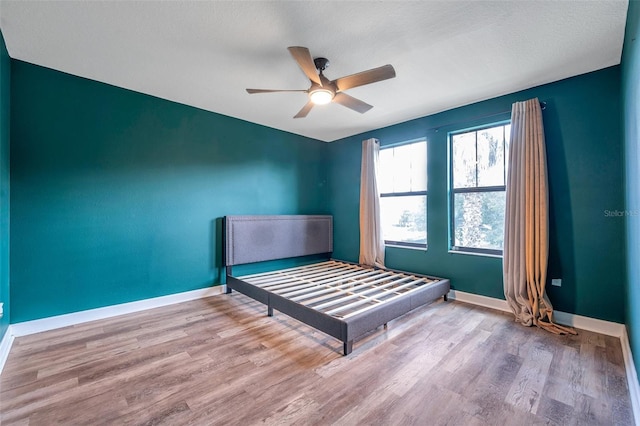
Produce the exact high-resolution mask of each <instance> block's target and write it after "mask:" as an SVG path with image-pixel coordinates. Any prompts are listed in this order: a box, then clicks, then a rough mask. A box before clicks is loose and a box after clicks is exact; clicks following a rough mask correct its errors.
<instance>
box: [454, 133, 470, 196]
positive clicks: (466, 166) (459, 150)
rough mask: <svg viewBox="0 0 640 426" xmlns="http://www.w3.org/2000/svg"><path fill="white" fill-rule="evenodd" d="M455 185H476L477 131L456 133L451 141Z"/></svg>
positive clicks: (455, 186)
mask: <svg viewBox="0 0 640 426" xmlns="http://www.w3.org/2000/svg"><path fill="white" fill-rule="evenodd" d="M451 155H452V157H453V158H452V166H453V187H454V188H470V187H475V186H476V132H469V133H461V134H459V135H454V136H453V140H452V143H451Z"/></svg>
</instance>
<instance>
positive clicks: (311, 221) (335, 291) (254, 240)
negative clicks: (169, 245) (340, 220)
mask: <svg viewBox="0 0 640 426" xmlns="http://www.w3.org/2000/svg"><path fill="white" fill-rule="evenodd" d="M332 236H333V221H332V217H331V216H227V217H226V218H225V265H226V272H227V293H231V291H232V290H237V291H239V292H241V293H243V294H245V295H247V296H249V297H251V298H253V299H255V300H257V301H259V302H262V303H264V304H265V305H267V315H269V316H272V315H273V310H274V309H276V310H278V311H280V312H282V313H285V314H287V315H289V316H291V317H293V318H295V319H297V320H299V321H302V322H304V323H306V324H308V325H310V326H312V327H314V328H317V329H318V330H320V331H323V332H324V333H326V334H328V335H330V336H333V337H335V338H337V339H340V340H341V341H342V342H343V351H344V354H345V355H348V354H349V353H351V351H352V350H353V341H354V340H355V339H356V338H357V337H360V336H362V335H363V334H365V333H367V332H368V331H371V330H373V329H375V328H377V327H379V326H381V325H386V324H387V322H388V321H391V320H392V319H394V318H397V317H399V316H401V315H403V314H405V313H407V312H409V311H410V310H412V309H415V308H417V307H418V306H421V305H424V304H426V303H429V302H431V301H433V300H435V299H437V298H438V297H441V296H442V297H444V299H445V300H447V293H448V292H449V289H450V283H449V280H447V279H442V278H436V277H429V276H425V275H418V274H411V273H408V272H401V271H395V270H390V269H381V268H375V269H374V268H369V267H363V266H360V265H356V264H353V263H349V262H344V261H338V260H333V259H331V260H327V261H323V262H320V263H313V264H310V265H304V266H297V267H293V268H287V269H280V270H276V271H271V272H263V273H257V274H251V275H242V276H234V275H233V270H232V267H233V266H234V265H241V264H247V263H253V262H260V261H267V260H276V259H284V258H291V257H299V256H306V255H312V254H327V257H329V256H330V254H331V252H332V251H333V237H332Z"/></svg>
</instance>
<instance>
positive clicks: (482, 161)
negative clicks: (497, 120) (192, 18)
mask: <svg viewBox="0 0 640 426" xmlns="http://www.w3.org/2000/svg"><path fill="white" fill-rule="evenodd" d="M503 130H504V126H500V127H492V128H490V129H485V130H481V131H479V132H478V186H502V185H504V137H503Z"/></svg>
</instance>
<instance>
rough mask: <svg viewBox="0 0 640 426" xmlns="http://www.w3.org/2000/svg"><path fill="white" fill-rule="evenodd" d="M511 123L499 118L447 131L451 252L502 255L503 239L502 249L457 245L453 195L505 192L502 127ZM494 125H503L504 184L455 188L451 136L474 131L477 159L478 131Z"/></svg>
mask: <svg viewBox="0 0 640 426" xmlns="http://www.w3.org/2000/svg"><path fill="white" fill-rule="evenodd" d="M508 125H511V120H510V119H505V120H499V121H495V122H491V123H487V124H483V125H480V126H474V127H470V128H465V129H460V130H454V131H451V132H449V133H448V143H447V148H448V154H449V161H448V167H449V179H448V181H449V182H448V183H449V251H450V252H453V253H462V254H476V255H485V256H495V257H502V254H503V251H504V241H503V249H502V250H498V249H488V248H481V247H468V246H457V245H455V242H456V234H455V231H456V211H455V196H456V194H472V193H476V194H477V193H490V192H504V193H505V194H506V191H507V172H508V161H509V151H508V150H507V147H508V146H507V134H506V129H504V127H506V126H508ZM496 127H503V143H504V155H503V157H504V158H503V174H504V185H491V186H475V187H467V188H456V187H455V186H454V174H453V170H454V168H453V138H454V136H457V135H461V134H464V133H471V132H475V133H476V142H475V143H476V150H475V151H476V152H475V153H476V160H477V159H478V148H477V144H478V132H481V131H483V130H486V129H492V128H496ZM477 180H478V168H477V167H476V182H477Z"/></svg>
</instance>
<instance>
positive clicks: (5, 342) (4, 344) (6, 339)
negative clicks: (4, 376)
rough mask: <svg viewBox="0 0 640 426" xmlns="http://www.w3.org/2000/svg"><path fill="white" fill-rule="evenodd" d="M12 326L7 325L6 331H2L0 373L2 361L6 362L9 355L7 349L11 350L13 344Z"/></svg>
mask: <svg viewBox="0 0 640 426" xmlns="http://www.w3.org/2000/svg"><path fill="white" fill-rule="evenodd" d="M12 328H13V326H11V325H9V327H7V331H6V332H5V333H4V336H3V337H2V340H1V341H0V373H2V369H3V368H4V363H5V362H7V358H8V357H9V351H10V350H11V345H13V339H14V336H13V332H12V331H13V330H12Z"/></svg>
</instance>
